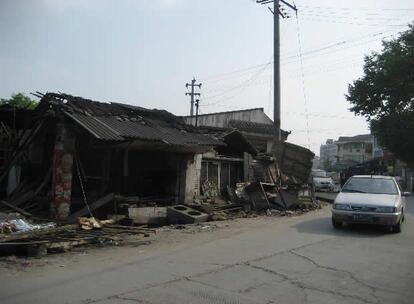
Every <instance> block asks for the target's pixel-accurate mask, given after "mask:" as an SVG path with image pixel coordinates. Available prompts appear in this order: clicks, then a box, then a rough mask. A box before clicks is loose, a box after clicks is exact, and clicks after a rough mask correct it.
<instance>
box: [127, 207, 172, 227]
mask: <svg viewBox="0 0 414 304" xmlns="http://www.w3.org/2000/svg"><path fill="white" fill-rule="evenodd" d="M128 217H129V218H130V219H132V220H133V221H134V223H135V224H157V225H163V224H165V223H166V222H167V207H130V208H128Z"/></svg>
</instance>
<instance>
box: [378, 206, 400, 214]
mask: <svg viewBox="0 0 414 304" xmlns="http://www.w3.org/2000/svg"><path fill="white" fill-rule="evenodd" d="M396 210H397V208H395V207H377V209H376V211H377V212H381V213H395V212H396Z"/></svg>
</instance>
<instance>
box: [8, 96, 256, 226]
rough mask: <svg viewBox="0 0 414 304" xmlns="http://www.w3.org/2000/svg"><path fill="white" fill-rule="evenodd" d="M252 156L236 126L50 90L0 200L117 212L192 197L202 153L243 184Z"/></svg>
mask: <svg viewBox="0 0 414 304" xmlns="http://www.w3.org/2000/svg"><path fill="white" fill-rule="evenodd" d="M250 153H252V154H255V149H254V148H253V147H252V146H251V145H250V143H249V142H248V141H247V140H246V139H245V137H244V136H243V134H242V133H240V132H238V131H235V130H234V131H230V132H225V133H221V134H220V135H217V134H216V135H213V134H202V133H200V132H199V131H198V130H197V129H196V128H195V127H193V126H190V125H188V124H185V122H184V121H183V119H182V118H180V117H177V116H174V115H173V114H171V113H169V112H167V111H164V110H150V109H145V108H142V107H138V106H132V105H126V104H120V103H102V102H97V101H92V100H88V99H84V98H81V97H75V96H71V95H67V94H57V93H47V94H45V95H43V97H42V98H41V100H40V103H39V105H38V106H37V108H36V109H35V110H33V111H32V112H31V115H30V119H26V123H25V126H24V130H23V131H22V132H21V136H20V137H19V140H18V141H17V142H16V144H15V145H14V146H13V149H12V152H11V153H10V155H9V156H8V158H7V160H5V162H4V164H3V166H2V169H1V171H0V183H1V184H2V185H3V186H4V187H3V189H5V188H7V189H10V191H9V192H8V193H1V198H2V201H1V202H2V203H1V205H2V207H3V209H7V210H14V211H17V212H20V213H23V214H36V215H38V216H41V217H43V218H47V217H49V218H53V219H56V220H69V221H74V220H75V219H76V218H77V217H79V216H84V215H92V212H93V213H94V214H95V213H96V214H97V216H98V217H99V218H104V217H106V216H107V215H108V214H117V213H119V210H118V208H119V207H120V205H121V204H122V203H134V204H141V205H143V206H145V204H147V203H151V204H154V203H155V204H156V205H158V206H169V205H175V204H178V203H186V202H192V201H193V199H194V197H195V196H197V195H198V194H199V192H200V187H201V185H200V178H201V176H202V175H203V174H204V172H205V171H204V170H203V166H204V165H203V164H204V163H202V158H203V154H204V155H210V157H211V158H212V159H214V158H220V159H221V160H222V162H223V166H222V167H221V168H220V169H221V170H219V171H217V172H218V173H217V174H220V177H221V185H222V186H223V187H226V186H227V185H232V186H235V184H236V183H237V182H241V181H243V178H244V173H243V157H245V158H246V157H248V156H246V155H250ZM224 162H226V164H227V165H225V164H224ZM226 166H227V167H226ZM226 168H227V169H226ZM16 170H18V171H19V172H20V173H19V176H18V178H14V180H13V181H11V180H10V178H9V177H10V175H11V174H13V172H14V171H16ZM209 170H210V171H209V173H208V174H209V176H212V174H213V172H214V167H213V166H209Z"/></svg>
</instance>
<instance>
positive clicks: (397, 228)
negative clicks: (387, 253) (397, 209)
mask: <svg viewBox="0 0 414 304" xmlns="http://www.w3.org/2000/svg"><path fill="white" fill-rule="evenodd" d="M403 219H404V213H403V214H402V215H401V219H400V221H399V222H398V223H397V224H396V225H394V226H392V232H394V233H400V232H401V226H402V222H403Z"/></svg>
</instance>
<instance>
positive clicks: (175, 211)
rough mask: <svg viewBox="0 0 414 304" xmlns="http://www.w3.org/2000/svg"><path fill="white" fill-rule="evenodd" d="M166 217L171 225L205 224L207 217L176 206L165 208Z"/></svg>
mask: <svg viewBox="0 0 414 304" xmlns="http://www.w3.org/2000/svg"><path fill="white" fill-rule="evenodd" d="M167 216H168V221H169V222H170V223H171V224H193V223H201V222H206V221H207V220H208V216H209V215H208V214H206V213H203V212H200V211H197V210H194V209H192V208H189V207H187V206H184V205H176V206H171V207H168V208H167Z"/></svg>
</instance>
